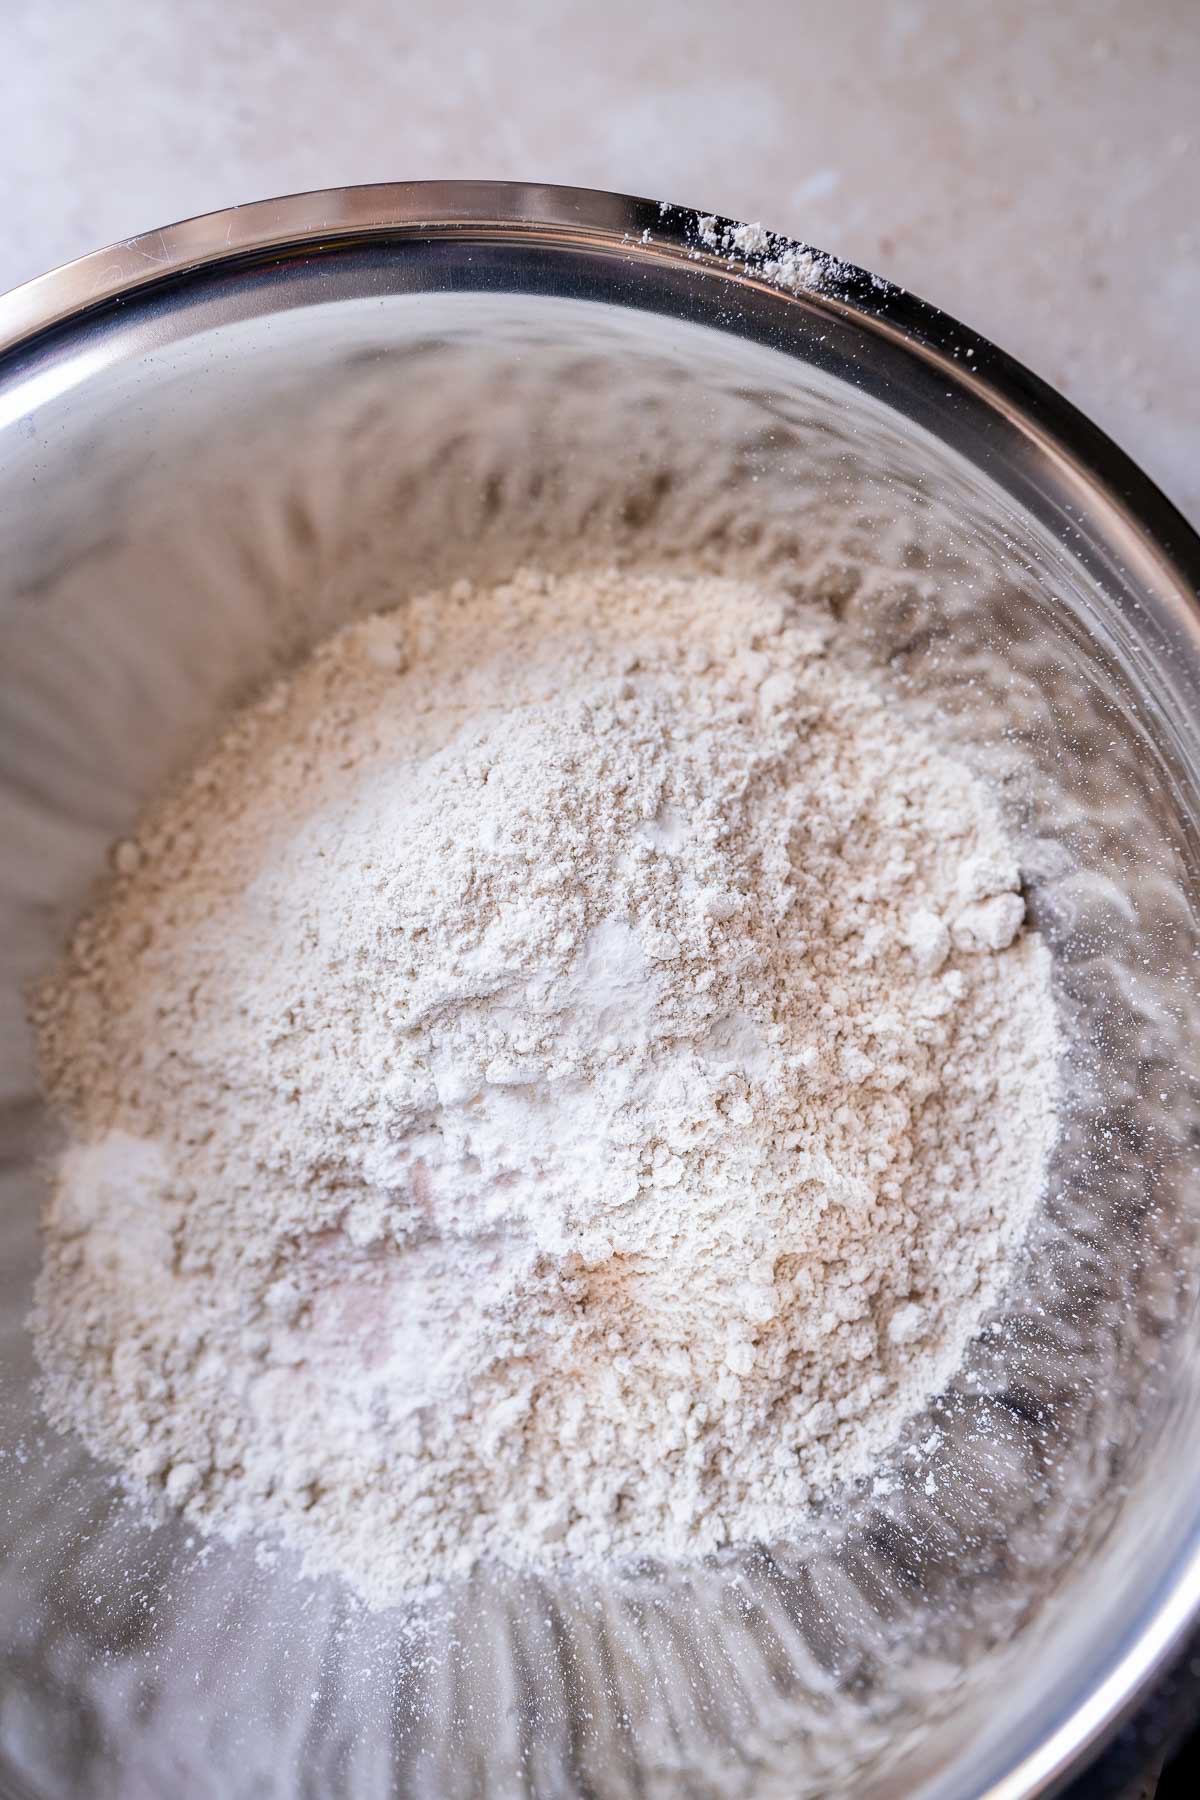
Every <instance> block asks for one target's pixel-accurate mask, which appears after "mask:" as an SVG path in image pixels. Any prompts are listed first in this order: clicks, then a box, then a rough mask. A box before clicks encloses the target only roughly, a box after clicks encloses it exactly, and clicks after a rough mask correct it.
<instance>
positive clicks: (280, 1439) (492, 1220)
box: [34, 571, 1058, 1605]
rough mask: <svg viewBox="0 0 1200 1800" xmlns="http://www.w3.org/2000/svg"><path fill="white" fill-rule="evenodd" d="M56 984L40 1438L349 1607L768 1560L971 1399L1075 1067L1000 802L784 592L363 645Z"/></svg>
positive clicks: (182, 813) (675, 598)
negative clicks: (519, 1568)
mask: <svg viewBox="0 0 1200 1800" xmlns="http://www.w3.org/2000/svg"><path fill="white" fill-rule="evenodd" d="M113 860H114V873H113V878H112V882H111V885H110V887H109V889H108V891H107V892H106V893H105V895H104V896H103V897H102V899H101V901H100V903H99V904H98V906H97V908H96V910H95V911H94V912H93V913H92V914H90V915H89V916H88V917H87V918H86V919H85V920H84V922H83V923H82V924H81V925H80V926H79V928H78V929H77V931H76V933H75V935H74V938H73V941H72V943H71V945H70V948H69V951H68V954H67V956H66V958H65V960H64V962H63V964H62V966H61V968H60V969H59V970H58V971H57V972H56V973H55V974H54V976H53V977H52V978H51V979H50V981H49V982H48V983H47V985H46V986H45V987H44V988H43V989H42V991H41V992H40V993H39V994H38V995H37V996H36V1000H35V1008H34V1012H35V1021H36V1025H37V1028H38V1033H39V1039H40V1046H41V1053H42V1059H43V1069H44V1074H45V1080H46V1083H47V1087H48V1090H49V1092H50V1095H51V1097H52V1099H53V1100H54V1101H55V1102H57V1104H58V1105H59V1107H60V1108H61V1109H62V1111H63V1112H64V1113H65V1115H66V1117H67V1119H68V1121H69V1123H70V1126H71V1132H72V1143H71V1147H70V1148H69V1149H67V1151H66V1152H65V1153H64V1154H63V1156H62V1158H61V1160H60V1161H59V1163H58V1165H57V1169H56V1172H55V1181H54V1185H53V1191H52V1194H51V1196H50V1198H49V1200H48V1203H47V1209H46V1217H45V1261H44V1267H43V1273H42V1275H41V1279H40V1284H39V1288H38V1293H37V1301H36V1310H35V1316H34V1326H35V1333H36V1339H37V1345H38V1350H39V1355H40V1359H41V1363H42V1368H43V1371H44V1391H45V1397H46V1401H47V1404H48V1407H49V1410H50V1412H51V1415H52V1416H53V1417H54V1418H55V1419H56V1420H58V1421H59V1422H61V1423H63V1424H66V1425H69V1426H72V1427H74V1428H76V1429H77V1430H79V1431H80V1432H82V1434H83V1436H84V1437H85V1439H86V1440H87V1442H88V1443H89V1445H90V1446H91V1447H92V1448H93V1449H94V1450H95V1451H96V1452H98V1453H99V1454H100V1455H102V1456H104V1457H107V1458H109V1459H111V1460H113V1461H114V1462H116V1463H117V1464H118V1465H119V1466H120V1467H121V1468H122V1470H123V1471H124V1472H125V1473H126V1475H127V1476H128V1477H129V1478H130V1479H131V1480H132V1481H133V1482H134V1484H135V1485H136V1486H139V1487H140V1488H142V1489H143V1490H147V1489H149V1490H153V1491H155V1492H161V1493H162V1494H163V1495H165V1498H166V1500H167V1501H168V1502H169V1503H171V1504H172V1505H174V1506H176V1507H179V1508H183V1509H184V1510H185V1511H186V1512H187V1513H188V1514H189V1515H190V1516H191V1517H193V1518H194V1519H195V1520H196V1521H197V1522H199V1523H201V1524H203V1525H206V1526H208V1527H211V1528H216V1529H218V1530H220V1531H223V1532H225V1533H227V1534H232V1535H239V1534H242V1533H244V1532H247V1531H255V1532H259V1533H263V1532H266V1533H276V1534H278V1535H279V1536H280V1537H281V1538H282V1540H283V1541H284V1542H285V1543H287V1544H289V1545H290V1546H292V1547H293V1548H296V1549H298V1550H299V1551H300V1552H301V1553H302V1556H303V1558H304V1562H305V1566H306V1567H307V1568H308V1569H309V1570H310V1571H314V1572H315V1571H322V1570H336V1571H339V1572H341V1573H342V1574H344V1575H346V1576H347V1577H349V1578H350V1579H351V1581H352V1582H353V1583H354V1584H355V1585H356V1587H357V1588H358V1589H359V1590H360V1592H361V1593H363V1594H364V1595H365V1597H366V1598H367V1599H368V1600H369V1601H370V1602H372V1603H374V1604H381V1605H382V1604H389V1603H392V1602H395V1601H396V1600H398V1599H399V1598H401V1597H402V1596H403V1595H404V1593H405V1592H406V1591H407V1590H409V1589H411V1588H414V1587H418V1586H421V1585H423V1584H426V1583H429V1582H432V1581H436V1580H439V1579H441V1578H444V1577H447V1576H451V1575H454V1574H457V1573H459V1572H462V1571H465V1570H466V1569H468V1568H469V1567H470V1566H471V1565H472V1564H473V1563H474V1561H475V1560H476V1559H478V1558H480V1557H485V1556H491V1557H495V1558H498V1559H501V1560H503V1561H506V1562H509V1563H515V1564H522V1563H539V1562H544V1561H546V1560H547V1559H552V1558H557V1557H559V1556H562V1555H569V1556H572V1557H577V1558H581V1559H598V1558H611V1557H613V1556H619V1555H621V1554H624V1553H630V1552H639V1553H640V1552H645V1553H654V1554H662V1555H666V1556H691V1555H695V1554H699V1553H703V1552H706V1551H709V1550H711V1549H714V1548H716V1547H718V1546H721V1545H724V1544H727V1543H730V1542H736V1541H740V1540H746V1539H751V1538H767V1539H770V1538H772V1537H778V1536H781V1535H783V1536H786V1535H787V1534H788V1533H789V1531H791V1530H793V1529H794V1527H795V1523H796V1520H797V1517H798V1516H799V1515H800V1513H801V1511H802V1509H803V1508H804V1507H805V1505H806V1503H807V1502H808V1501H809V1500H810V1499H812V1498H814V1497H816V1496H819V1495H824V1494H827V1493H828V1492H829V1491H830V1490H832V1489H835V1488H836V1487H837V1486H838V1484H840V1483H842V1482H845V1481H848V1480H851V1479H854V1478H857V1477H859V1476H863V1475H869V1474H870V1472H871V1470H872V1468H873V1467H875V1466H876V1465H877V1463H878V1459H879V1457H880V1455H881V1453H882V1452H883V1451H884V1450H885V1449H886V1448H887V1447H888V1446H889V1445H890V1444H892V1443H893V1442H894V1441H895V1439H896V1437H897V1435H898V1433H899V1432H900V1430H901V1427H902V1425H903V1423H904V1422H905V1420H906V1419H907V1418H908V1417H909V1416H910V1415H911V1414H912V1413H913V1412H914V1411H915V1410H917V1409H919V1408H920V1407H921V1406H922V1405H923V1403H924V1402H925V1401H926V1400H927V1399H928V1398H929V1397H930V1396H931V1395H932V1394H933V1393H935V1392H936V1391H937V1390H938V1389H939V1388H940V1387H941V1386H943V1385H944V1384H945V1382H946V1381H947V1380H948V1379H949V1378H950V1377H951V1376H952V1374H953V1373H954V1371H955V1369H956V1367H957V1366H958V1364H959V1363H960V1361H961V1359H962V1356H963V1353H964V1350H965V1347H966V1345H967V1343H968V1342H969V1340H970V1338H971V1337H972V1335H973V1334H974V1332H975V1331H976V1329H977V1328H978V1326H979V1323H980V1321H981V1319H982V1317H983V1315H984V1314H985V1312H986V1310H987V1308H988V1307H989V1306H990V1305H991V1303H992V1302H993V1301H994V1300H995V1299H996V1298H997V1296H998V1294H999V1293H1000V1291H1001V1289H1002V1286H1003V1283H1004V1281H1005V1278H1006V1275H1007V1273H1008V1270H1009V1267H1010V1264H1011V1259H1012V1255H1013V1252H1014V1250H1015V1249H1016V1248H1017V1247H1018V1245H1019V1243H1020V1240H1021V1237H1022V1233H1023V1231H1024V1229H1025V1226H1026V1224H1027V1222H1028V1220H1029V1217H1030V1214H1031V1212H1032V1210H1033V1208H1034V1207H1035V1205H1036V1204H1037V1201H1038V1199H1039V1196H1040V1192H1041V1189H1042V1185H1043V1180H1044V1175H1045V1169H1046V1162H1047V1157H1048V1153H1049V1150H1050V1147H1051V1144H1052V1140H1053V1136H1054V1130H1055V1063H1056V1056H1057V1050H1058V1036H1057V1027H1056V1022H1055V1013H1054V1009H1053V1005H1052V1000H1051V989H1050V969H1049V956H1048V952H1047V950H1046V948H1045V946H1044V945H1043V944H1042V942H1041V941H1040V939H1039V938H1038V937H1037V935H1036V934H1035V933H1033V932H1031V931H1028V930H1024V929H1023V917H1024V902H1023V900H1022V898H1021V895H1020V892H1019V872H1018V868H1017V865H1016V862H1015V860H1014V856H1013V853H1012V849H1011V845H1010V842H1009V840H1008V838H1007V836H1006V832H1005V829H1004V827H1003V825H1002V823H1001V820H1000V817H999V815H998V812H997V809H996V806H995V802H994V801H993V799H992V798H991V797H990V795H989V793H988V791H987V789H986V788H985V787H984V786H983V785H982V784H981V782H980V781H979V780H978V779H977V778H976V777H975V776H974V775H972V774H971V773H970V772H969V771H968V770H967V769H966V768H965V767H964V766H963V765H962V764H961V763H960V762H958V761H955V760H953V759H952V758H950V757H949V756H947V755H946V754H944V753H943V752H941V751H940V750H939V749H938V748H937V747H936V746H935V745H934V744H933V743H931V742H930V740H929V738H928V737H927V736H925V735H923V733H922V731H921V730H919V729H917V728H915V727H914V725H913V723H912V722H911V720H909V719H907V718H906V717H905V716H904V714H903V712H902V711H901V710H898V709H897V707H896V704H895V702H894V701H892V700H890V699H889V698H887V697H886V696H884V695H883V694H882V693H881V692H880V691H879V690H877V689H876V688H875V687H874V686H873V685H872V684H871V682H870V681H869V680H868V679H867V678H866V676H865V675H863V674H862V673H860V672H857V671H856V670H855V669H854V668H853V667H852V666H850V664H849V662H848V660H847V659H846V658H845V657H843V656H842V654H841V652H840V650H839V646H838V641H837V626H836V624H835V622H834V621H833V619H832V618H831V617H830V616H829V615H828V614H827V613H825V612H823V611H820V610H818V609H817V608H816V607H814V606H812V605H809V604H806V603H805V602H804V601H803V600H800V599H796V598H794V597H790V596H788V595H782V596H776V595H773V594H767V593H764V592H763V591H762V590H761V589H758V588H755V587H753V586H749V585H743V584H739V583H737V582H735V581H732V580H727V579H719V578H716V577H707V576H706V577H698V578H695V579H684V578H681V577H678V576H667V575H661V574H653V573H644V574H637V575H632V574H630V573H628V572H617V571H610V572H587V573H580V574H577V575H574V576H570V577H564V576H559V577H555V578H546V577H543V576H540V575H538V574H536V573H531V572H521V573H519V574H518V575H517V576H516V577H515V578H514V579H512V580H511V581H508V582H505V583H504V584H502V585H500V586H497V587H495V588H494V589H492V590H491V591H486V592H485V591H472V590H471V589H470V588H469V587H468V585H467V584H466V583H462V582H460V583H458V584H456V585H455V586H454V587H453V588H451V589H450V590H449V591H448V592H445V593H438V594H431V595H427V596H422V597H419V598H417V599H416V600H414V601H412V602H411V603H409V604H407V605H406V606H405V607H403V608H402V609H400V610H399V611H397V612H395V613H393V614H389V615H386V616H380V617H374V618H370V619H367V620H365V621H363V622H360V623H357V624H354V625H351V626H349V627H347V628H346V629H344V630H342V631H341V632H339V633H338V634H337V635H336V636H334V637H333V638H331V639H329V640H328V641H327V642H325V643H324V644H323V645H322V646H321V647H320V648H319V649H318V650H317V651H316V652H315V653H314V654H313V655H312V656H311V657H310V658H309V660H308V661H307V662H306V663H305V664H304V665H303V666H302V667H300V668H299V669H298V671H297V672H295V673H294V674H293V675H291V676H290V677H289V678H287V679H286V680H284V681H281V682H280V683H279V684H278V685H277V686H276V687H274V688H273V689H272V690H271V691H270V692H268V693H267V694H266V696H265V697H264V698H263V699H261V700H260V701H259V702H258V703H257V704H256V705H254V706H252V707H251V708H249V709H248V710H246V711H244V712H243V713H241V714H240V715H238V716H237V717H236V718H235V719H234V720H233V722H232V723H231V724H230V725H229V727H228V729H227V730H226V732H225V735H224V737H223V738H222V739H221V741H220V742H219V744H218V745H217V747H216V749H215V750H214V751H213V753H212V754H211V755H210V756H208V758H207V759H206V760H205V761H204V762H202V763H201V764H200V765H199V766H198V767H197V768H195V769H194V770H193V772H192V773H191V774H190V775H189V776H188V777H187V778H186V779H184V780H183V781H182V782H181V783H180V784H179V785H178V786H177V787H176V788H175V789H174V791H173V792H172V793H171V794H170V795H169V796H168V797H167V798H166V799H165V800H164V801H163V802H162V803H161V805H160V806H159V807H158V808H157V809H156V810H155V811H153V812H152V813H151V814H150V815H149V816H148V817H147V819H146V820H145V822H144V824H143V827H142V829H141V830H140V832H139V834H138V836H137V838H136V839H133V840H130V841H129V842H126V843H123V844H121V845H119V846H118V847H117V849H116V851H115V852H114V859H113Z"/></svg>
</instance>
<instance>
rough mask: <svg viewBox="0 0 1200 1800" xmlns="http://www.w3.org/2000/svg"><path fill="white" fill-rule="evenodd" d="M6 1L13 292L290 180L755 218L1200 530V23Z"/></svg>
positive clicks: (2, 122) (829, 10)
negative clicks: (950, 327) (1040, 399)
mask: <svg viewBox="0 0 1200 1800" xmlns="http://www.w3.org/2000/svg"><path fill="white" fill-rule="evenodd" d="M2 10H3V19H4V40H5V45H4V55H3V58H0V152H2V154H0V187H2V189H3V202H4V207H3V210H4V219H5V232H4V236H3V240H2V241H0V286H9V285H11V284H12V283H14V282H17V281H20V280H22V279H24V278H25V277H27V276H30V275H34V274H37V273H39V272H40V271H41V270H43V269H45V268H47V267H49V266H51V265H52V264H54V263H57V262H61V261H63V260H65V259H66V258H69V257H72V256H77V255H79V254H81V253H82V252H84V251H86V250H89V249H93V248H95V247H97V246H98V245H100V244H102V243H105V242H108V241H110V240H111V239H114V238H117V237H123V236H128V235H131V234H132V233H135V232H138V231H141V230H144V229H147V228H149V227H152V226H155V225H161V224H165V223H167V222H169V221H170V220H173V219H176V218H179V217H182V216H185V215H187V214H190V213H195V212H201V211H205V210H208V209H210V208H213V207H220V206H227V205H229V204H231V203H233V202H236V201H245V200H253V199H260V198H263V197H265V196H267V195H270V194H278V193H284V192H289V191H293V190H296V189H301V188H309V187H323V186H330V185H333V184H336V183H341V182H357V181H371V180H392V179H402V178H408V177H414V178H415V177H433V176H443V177H449V176H477V177H479V176H488V177H495V178H508V179H526V180H529V179H532V180H538V181H561V182H571V183H579V184H583V185H590V186H600V187H611V188H620V189H625V190H628V191H631V192H635V193H643V194H648V195H651V196H652V197H654V198H666V199H671V200H679V201H684V202H687V203H689V204H693V205H697V206H699V207H701V208H704V209H707V210H710V211H716V212H722V213H727V214H730V215H732V216H735V217H739V218H745V219H752V220H760V219H761V220H762V221H764V222H765V223H766V224H768V225H769V226H771V227H773V228H775V229H778V230H783V231H786V232H788V233H790V234H792V235H795V236H798V237H803V238H806V239H808V240H810V241H812V242H815V243H817V244H820V245H822V246H823V247H825V248H828V249H830V250H833V251H834V252H836V253H837V254H838V255H839V256H842V257H845V258H849V259H850V260H853V261H856V262H861V263H864V264H866V265H867V266H868V267H870V268H872V269H875V270H878V271H879V272H880V273H882V274H885V275H888V276H890V277H892V278H893V279H894V280H896V281H899V282H900V283H902V284H903V285H904V286H906V287H909V288H911V289H913V290H914V291H915V292H917V293H919V294H922V295H924V296H925V297H926V298H927V299H930V300H932V301H934V302H936V303H937V304H938V305H939V306H942V307H944V308H946V309H947V310H948V311H950V312H952V313H955V314H957V315H958V316H959V317H960V318H962V319H964V320H965V321H967V322H968V323H969V324H970V325H972V326H974V327H975V328H976V329H978V330H980V331H982V332H984V333H985V334H987V335H988V336H990V337H992V338H994V339H995V340H996V341H997V342H998V343H1000V344H1001V345H1002V346H1003V347H1004V348H1005V349H1007V350H1009V351H1011V352H1013V353H1014V354H1015V355H1017V356H1019V357H1021V358H1022V359H1023V360H1024V361H1025V362H1027V363H1029V364H1030V365H1031V366H1032V367H1033V368H1035V369H1036V370H1037V371H1038V372H1039V373H1040V374H1042V375H1044V376H1045V377H1047V378H1048V379H1049V380H1050V381H1051V382H1053V383H1054V384H1055V385H1056V386H1058V387H1060V388H1062V389H1063V390H1064V391H1065V392H1066V393H1067V394H1068V395H1069V396H1070V397H1071V398H1072V399H1073V400H1074V401H1075V402H1076V403H1077V404H1078V405H1080V406H1082V407H1083V408H1084V410H1085V411H1087V412H1089V413H1090V414H1091V415H1092V416H1093V417H1094V418H1095V419H1096V420H1097V422H1098V423H1100V424H1101V425H1103V426H1104V427H1105V428H1106V429H1107V430H1108V431H1110V432H1111V433H1112V435H1113V436H1114V437H1116V438H1117V440H1118V441H1119V442H1120V443H1121V444H1122V445H1123V446H1124V447H1125V448H1126V449H1127V450H1129V451H1130V452H1131V453H1132V454H1133V455H1134V456H1135V457H1136V458H1137V459H1138V460H1139V461H1140V462H1141V463H1142V464H1143V466H1144V467H1145V468H1146V469H1147V471H1148V472H1149V473H1150V474H1151V475H1153V476H1154V477H1155V479H1156V480H1158V481H1159V482H1160V483H1161V485H1162V486H1163V487H1164V488H1165V489H1166V491H1167V492H1168V494H1170V495H1171V497H1172V498H1173V499H1174V500H1175V501H1176V502H1177V503H1178V504H1179V505H1181V506H1182V507H1183V508H1184V509H1185V510H1186V511H1187V512H1188V514H1189V515H1190V517H1191V518H1192V519H1193V521H1194V522H1196V523H1200V100H1198V98H1197V96H1200V5H1198V4H1197V3H1196V0H1143V3H1142V4H1138V3H1137V0H1059V4H1056V5H1050V4H1044V5H1043V4H1041V3H1040V0H1038V3H1034V0H1028V3H1026V4H1018V3H1017V0H994V3H993V4H984V3H982V0H891V3H889V0H841V3H840V4H836V5H831V4H829V0H738V3H736V4H735V3H733V0H720V3H713V0H709V3H706V0H690V3H687V0H659V3H658V4H656V5H648V4H646V0H606V3H605V4H603V5H599V4H590V5H585V4H580V3H579V0H512V3H511V4H509V5H507V6H499V5H494V6H489V5H485V4H483V3H482V0H474V3H472V0H411V3H407V4H388V3H387V0H345V3H344V4H343V5H341V6H340V7H337V8H334V7H329V6H316V5H314V4H312V0H244V3H243V4H242V5H240V6H230V5H227V4H224V3H223V0H55V4H54V5H52V6H46V5H43V4H40V0H7V4H6V5H5V6H4V7H3V9H2Z"/></svg>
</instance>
